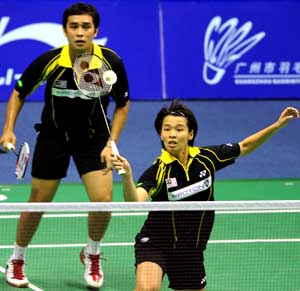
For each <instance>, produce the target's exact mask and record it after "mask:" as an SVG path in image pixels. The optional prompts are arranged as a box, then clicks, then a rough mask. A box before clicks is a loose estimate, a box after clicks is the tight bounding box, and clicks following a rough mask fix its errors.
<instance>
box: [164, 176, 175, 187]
mask: <svg viewBox="0 0 300 291" xmlns="http://www.w3.org/2000/svg"><path fill="white" fill-rule="evenodd" d="M165 181H166V185H167V188H168V189H169V188H173V187H177V185H178V184H177V180H176V178H168V179H166V180H165Z"/></svg>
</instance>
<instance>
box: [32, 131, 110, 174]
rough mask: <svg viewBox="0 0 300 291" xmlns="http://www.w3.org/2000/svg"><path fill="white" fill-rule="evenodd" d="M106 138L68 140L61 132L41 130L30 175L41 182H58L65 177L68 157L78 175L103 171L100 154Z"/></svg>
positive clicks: (83, 137)
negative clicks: (52, 180) (49, 180)
mask: <svg viewBox="0 0 300 291" xmlns="http://www.w3.org/2000/svg"><path fill="white" fill-rule="evenodd" d="M107 139H108V137H102V138H100V137H95V136H93V137H88V136H82V137H81V138H75V139H74V138H73V139H69V138H67V137H66V135H65V134H63V133H61V132H60V133H53V132H51V133H50V132H45V131H42V132H40V133H39V134H38V137H37V141H36V145H35V149H34V154H33V158H32V171H31V175H32V176H33V177H36V178H40V179H61V178H64V177H66V175H67V169H68V167H69V163H70V159H71V157H72V158H73V160H74V163H75V165H76V168H77V171H78V173H79V175H80V176H82V175H83V174H86V173H88V172H92V171H97V170H101V169H104V168H105V167H106V165H105V164H104V163H101V160H100V153H101V151H102V149H103V148H104V147H105V145H106V142H107Z"/></svg>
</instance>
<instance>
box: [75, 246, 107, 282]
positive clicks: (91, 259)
mask: <svg viewBox="0 0 300 291" xmlns="http://www.w3.org/2000/svg"><path fill="white" fill-rule="evenodd" d="M80 260H81V262H82V263H83V265H84V280H85V281H86V283H87V284H88V286H89V287H92V288H100V287H101V286H102V285H103V277H104V276H103V271H102V269H101V262H100V254H98V255H92V254H88V253H87V252H86V251H85V248H83V249H82V251H81V252H80Z"/></svg>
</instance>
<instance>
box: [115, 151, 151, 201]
mask: <svg viewBox="0 0 300 291" xmlns="http://www.w3.org/2000/svg"><path fill="white" fill-rule="evenodd" d="M111 162H112V165H113V167H114V168H115V169H116V170H117V171H118V170H120V169H122V168H124V170H125V171H126V173H125V174H124V175H122V179H123V194H124V200H125V201H131V202H143V201H146V200H147V199H148V192H147V191H146V190H145V189H144V188H142V187H137V188H136V186H135V183H134V179H133V175H132V170H131V166H130V164H129V162H128V161H127V160H126V159H125V158H124V157H121V156H115V155H112V156H111Z"/></svg>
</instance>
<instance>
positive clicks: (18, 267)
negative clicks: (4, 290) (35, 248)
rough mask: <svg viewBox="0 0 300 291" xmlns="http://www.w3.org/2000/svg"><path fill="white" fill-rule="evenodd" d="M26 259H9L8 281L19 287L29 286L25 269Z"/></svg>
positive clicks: (7, 268)
mask: <svg viewBox="0 0 300 291" xmlns="http://www.w3.org/2000/svg"><path fill="white" fill-rule="evenodd" d="M24 265H25V261H24V260H18V259H9V260H8V262H7V265H6V271H5V276H6V282H7V283H8V284H9V285H11V286H13V287H17V288H26V287H28V284H29V281H28V279H27V277H26V275H25V271H24Z"/></svg>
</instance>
